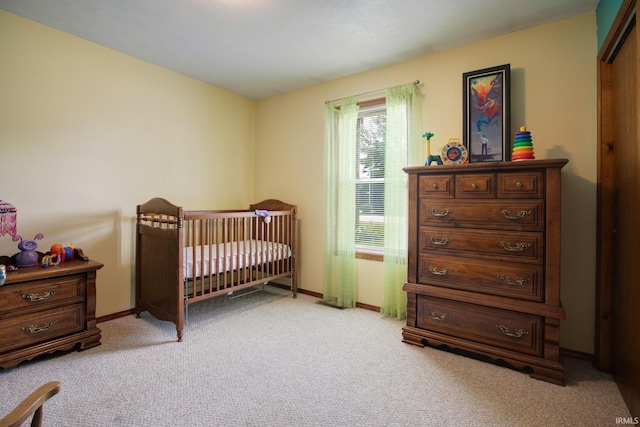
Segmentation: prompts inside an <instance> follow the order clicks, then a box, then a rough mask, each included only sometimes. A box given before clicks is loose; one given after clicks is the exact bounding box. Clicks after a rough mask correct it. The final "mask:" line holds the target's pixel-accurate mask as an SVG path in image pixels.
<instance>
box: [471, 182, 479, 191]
mask: <svg viewBox="0 0 640 427" xmlns="http://www.w3.org/2000/svg"><path fill="white" fill-rule="evenodd" d="M471 188H473V189H474V190H476V189H477V188H478V184H476V183H475V182H474V183H473V184H471Z"/></svg>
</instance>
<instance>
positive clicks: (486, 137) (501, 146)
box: [462, 64, 511, 163]
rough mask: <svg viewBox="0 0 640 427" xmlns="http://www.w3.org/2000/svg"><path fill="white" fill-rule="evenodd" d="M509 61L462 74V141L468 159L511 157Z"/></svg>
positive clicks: (485, 159)
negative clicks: (467, 153)
mask: <svg viewBox="0 0 640 427" xmlns="http://www.w3.org/2000/svg"><path fill="white" fill-rule="evenodd" d="M510 72H511V66H510V64H505V65H500V66H498V67H492V68H485V69H483V70H477V71H470V72H468V73H464V74H462V96H463V102H462V104H463V107H462V116H463V117H462V122H463V126H464V128H463V133H462V135H463V139H462V142H463V144H464V145H465V146H466V147H467V151H468V152H469V162H470V163H475V162H500V161H505V160H509V159H510V158H511V152H510V150H509V141H510V132H511V129H510V126H509V124H510V115H511V114H510V108H511V105H510V104H511V95H510V82H509V80H510V79H509V75H510Z"/></svg>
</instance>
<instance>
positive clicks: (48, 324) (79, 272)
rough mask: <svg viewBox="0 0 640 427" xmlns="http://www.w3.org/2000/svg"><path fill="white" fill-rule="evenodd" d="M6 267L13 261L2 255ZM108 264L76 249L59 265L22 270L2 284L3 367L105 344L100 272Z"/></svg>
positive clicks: (0, 363) (0, 346) (0, 337)
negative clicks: (100, 311)
mask: <svg viewBox="0 0 640 427" xmlns="http://www.w3.org/2000/svg"><path fill="white" fill-rule="evenodd" d="M0 261H2V262H3V263H8V262H9V263H10V262H11V258H8V257H2V258H1V259H0ZM102 267H103V265H102V264H100V263H98V262H95V261H90V260H89V259H88V258H86V257H85V256H84V255H83V254H82V251H79V250H77V249H76V257H75V259H73V260H71V261H65V262H64V263H62V264H60V265H59V266H51V267H49V268H43V267H41V266H39V265H38V266H36V267H28V268H20V269H18V270H17V271H14V272H8V273H7V279H6V281H5V284H4V286H0V368H2V369H9V368H12V367H14V366H16V365H18V364H19V363H21V362H23V361H25V360H31V359H33V358H34V357H36V356H39V355H42V354H47V353H53V352H55V351H58V350H63V351H69V350H73V349H74V348H75V349H77V350H85V349H88V348H91V347H95V346H97V345H100V337H101V335H100V329H98V328H97V327H96V317H95V312H96V272H97V270H99V269H100V268H102Z"/></svg>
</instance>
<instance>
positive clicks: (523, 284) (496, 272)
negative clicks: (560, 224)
mask: <svg viewBox="0 0 640 427" xmlns="http://www.w3.org/2000/svg"><path fill="white" fill-rule="evenodd" d="M542 272H543V269H542V266H540V265H532V264H514V263H507V262H498V261H490V260H487V261H485V262H479V261H478V260H474V259H473V258H461V257H445V256H437V255H430V254H429V255H426V254H420V262H419V264H418V282H419V283H424V284H430V285H436V286H442V287H446V288H453V289H462V290H466V291H472V292H481V293H484V294H490V295H500V296H505V297H511V298H518V299H523V300H529V301H543V300H544V286H543V273H542Z"/></svg>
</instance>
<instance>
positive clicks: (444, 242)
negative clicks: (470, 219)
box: [429, 236, 453, 246]
mask: <svg viewBox="0 0 640 427" xmlns="http://www.w3.org/2000/svg"><path fill="white" fill-rule="evenodd" d="M429 241H430V242H431V243H433V244H434V245H436V246H446V245H448V244H449V243H451V242H452V241H453V239H449V238H447V237H445V238H444V239H438V238H436V237H433V236H429Z"/></svg>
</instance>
